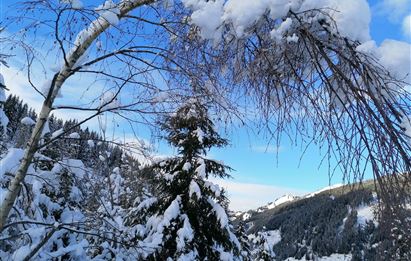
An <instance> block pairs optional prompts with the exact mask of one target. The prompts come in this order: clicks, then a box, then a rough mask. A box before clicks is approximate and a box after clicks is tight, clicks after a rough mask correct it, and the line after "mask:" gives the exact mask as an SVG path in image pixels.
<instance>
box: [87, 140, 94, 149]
mask: <svg viewBox="0 0 411 261" xmlns="http://www.w3.org/2000/svg"><path fill="white" fill-rule="evenodd" d="M87 144H88V146H89V147H90V148H94V146H95V144H94V141H93V140H88V141H87Z"/></svg>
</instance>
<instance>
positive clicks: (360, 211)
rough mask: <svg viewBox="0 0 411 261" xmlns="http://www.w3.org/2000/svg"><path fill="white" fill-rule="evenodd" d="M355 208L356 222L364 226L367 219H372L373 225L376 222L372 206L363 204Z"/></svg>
mask: <svg viewBox="0 0 411 261" xmlns="http://www.w3.org/2000/svg"><path fill="white" fill-rule="evenodd" d="M356 210H357V222H358V224H359V225H361V226H365V225H366V222H367V221H373V222H374V224H375V225H377V224H378V223H377V221H376V219H375V216H374V213H373V207H372V206H370V205H363V206H360V207H358V208H357V209H356Z"/></svg>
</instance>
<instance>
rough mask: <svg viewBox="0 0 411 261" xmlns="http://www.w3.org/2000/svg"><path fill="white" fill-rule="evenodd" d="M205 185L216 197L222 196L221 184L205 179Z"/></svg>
mask: <svg viewBox="0 0 411 261" xmlns="http://www.w3.org/2000/svg"><path fill="white" fill-rule="evenodd" d="M204 186H205V187H206V188H208V189H210V190H211V191H212V192H213V193H214V195H215V196H216V197H219V196H220V194H221V189H220V186H218V185H217V184H215V183H213V182H210V181H207V180H206V181H204Z"/></svg>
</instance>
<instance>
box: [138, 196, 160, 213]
mask: <svg viewBox="0 0 411 261" xmlns="http://www.w3.org/2000/svg"><path fill="white" fill-rule="evenodd" d="M156 202H157V198H155V197H152V198H146V199H145V200H143V201H141V202H140V204H138V206H137V208H136V209H135V211H137V212H139V211H141V210H143V209H147V208H149V207H151V206H152V205H153V204H154V203H156Z"/></svg>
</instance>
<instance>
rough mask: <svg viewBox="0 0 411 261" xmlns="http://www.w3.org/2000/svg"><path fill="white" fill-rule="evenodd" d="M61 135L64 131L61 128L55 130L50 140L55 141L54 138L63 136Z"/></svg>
mask: <svg viewBox="0 0 411 261" xmlns="http://www.w3.org/2000/svg"><path fill="white" fill-rule="evenodd" d="M63 133H64V129H63V128H61V129H58V130H56V131H55V132H53V133H52V134H51V138H52V139H55V138H57V137H58V136H60V135H61V134H63Z"/></svg>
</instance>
